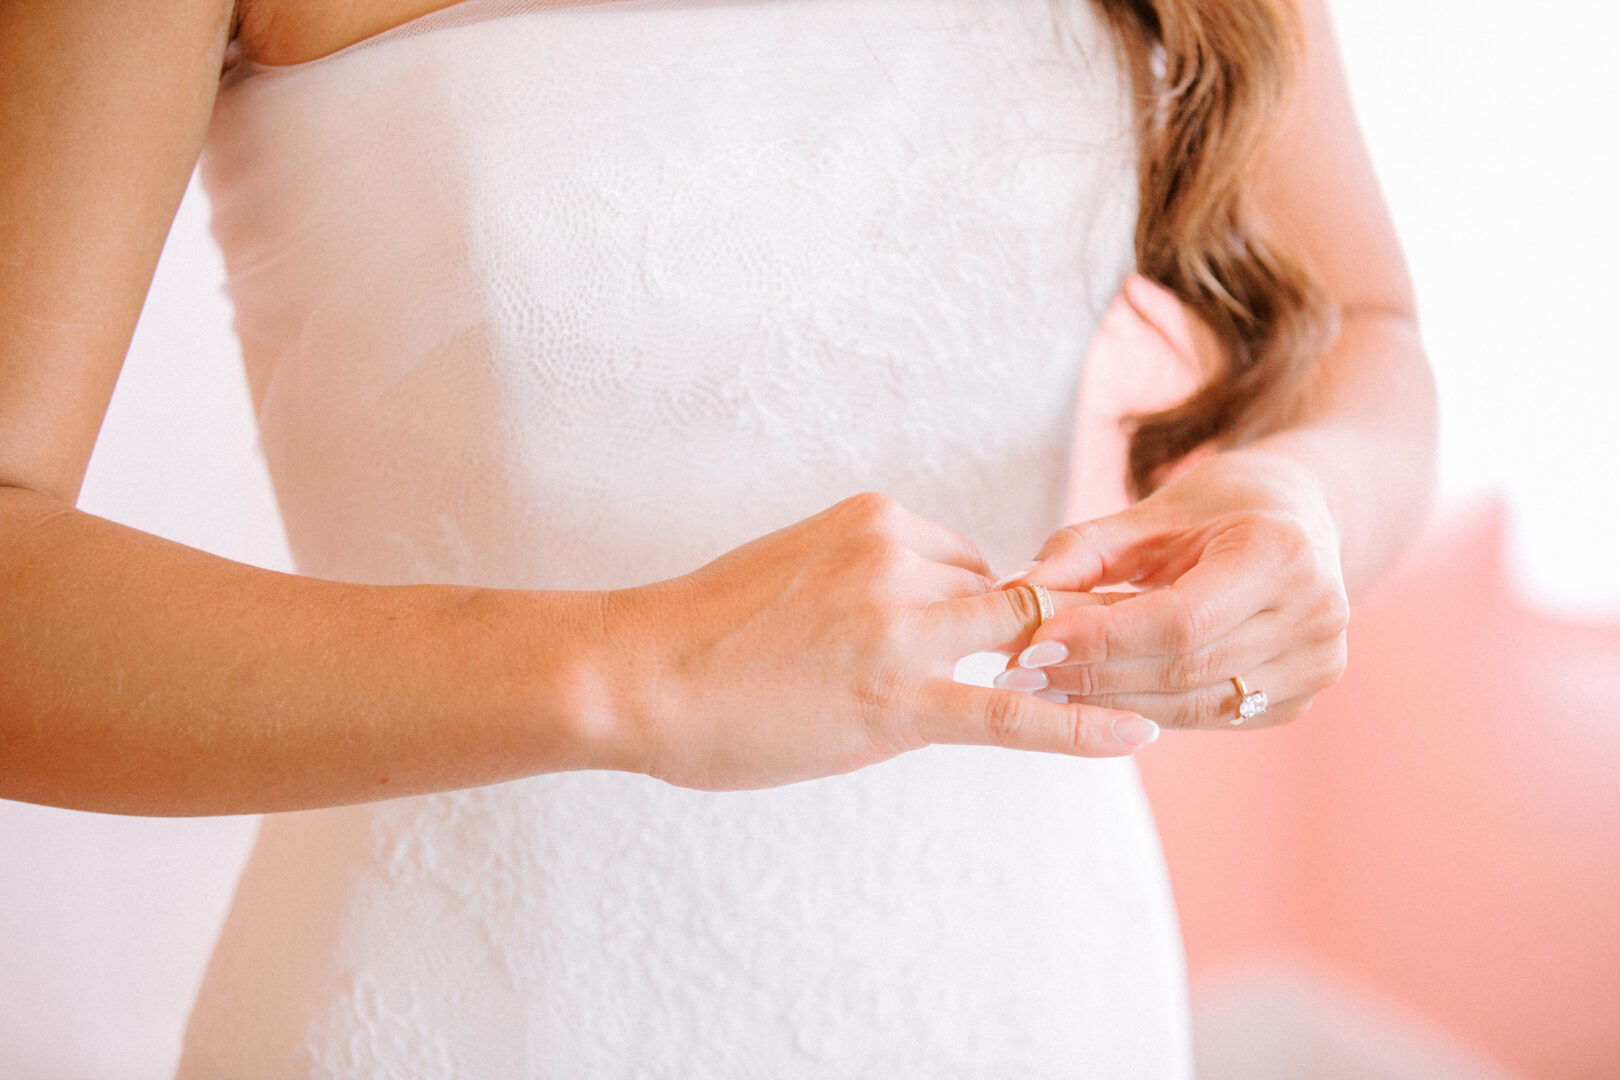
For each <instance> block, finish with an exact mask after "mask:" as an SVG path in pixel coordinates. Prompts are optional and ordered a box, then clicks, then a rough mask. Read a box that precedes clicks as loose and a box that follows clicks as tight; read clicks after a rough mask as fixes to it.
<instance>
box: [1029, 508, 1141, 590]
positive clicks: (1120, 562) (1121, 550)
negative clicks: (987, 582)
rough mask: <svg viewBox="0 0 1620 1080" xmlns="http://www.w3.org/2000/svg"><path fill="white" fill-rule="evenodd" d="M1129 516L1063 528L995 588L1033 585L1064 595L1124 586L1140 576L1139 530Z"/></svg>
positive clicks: (1113, 516) (1099, 519)
mask: <svg viewBox="0 0 1620 1080" xmlns="http://www.w3.org/2000/svg"><path fill="white" fill-rule="evenodd" d="M1133 511H1134V508H1133V510H1126V511H1123V512H1122V513H1119V514H1113V515H1110V516H1108V517H1101V518H1095V519H1093V520H1091V521H1079V522H1075V523H1074V524H1072V525H1065V526H1064V527H1063V528H1061V529H1059V530H1058V531H1057V532H1055V533H1053V534H1052V535H1051V536H1048V537H1047V538H1046V542H1045V543H1044V544H1042V545H1041V549H1040V551H1038V552H1036V554H1035V561H1034V562H1032V563H1030V564H1029V566H1027V567H1025V568H1024V570H1023V571H1021V572H1020V573H1018V574H1015V575H1014V576H1013V577H1012V578H1011V579H1010V580H1006V581H1003V582H1001V583H1000V584H1025V583H1029V584H1036V585H1045V586H1046V587H1047V588H1049V589H1063V590H1065V591H1069V592H1091V591H1093V590H1094V589H1096V588H1097V587H1098V586H1099V585H1110V584H1117V583H1119V582H1123V581H1129V580H1131V579H1132V578H1133V577H1135V576H1136V575H1137V574H1138V573H1139V572H1140V571H1141V566H1140V556H1139V555H1138V554H1137V550H1136V549H1137V541H1138V539H1139V538H1140V536H1141V535H1142V532H1143V528H1142V525H1141V523H1140V522H1139V521H1138V519H1137V515H1136V514H1135V513H1133Z"/></svg>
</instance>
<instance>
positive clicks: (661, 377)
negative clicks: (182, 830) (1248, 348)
mask: <svg viewBox="0 0 1620 1080" xmlns="http://www.w3.org/2000/svg"><path fill="white" fill-rule="evenodd" d="M1054 11H1057V13H1058V15H1059V16H1060V17H1059V18H1056V19H1055V18H1054ZM1127 93H1128V90H1127V82H1126V80H1125V77H1124V75H1123V73H1122V72H1121V70H1120V68H1119V66H1118V62H1117V60H1116V58H1115V57H1114V55H1113V52H1112V44H1111V42H1109V40H1108V38H1107V34H1106V28H1105V26H1104V24H1103V22H1102V20H1101V17H1100V16H1099V15H1098V14H1097V13H1096V12H1094V11H1093V10H1091V8H1090V6H1089V4H1087V3H1085V2H1083V0H1059V2H1058V3H1057V4H1056V5H1054V4H1053V2H1052V0H996V2H995V3H986V2H985V0H610V2H597V3H584V4H580V3H575V4H569V3H557V2H547V0H529V2H523V0H467V2H464V3H461V4H457V5H455V6H453V7H450V8H447V9H444V10H442V11H440V12H437V13H435V14H432V15H429V16H425V17H423V18H420V19H417V20H415V21H413V22H411V23H407V24H406V25H405V26H403V27H400V28H398V29H396V30H393V31H390V32H388V33H386V34H383V35H381V36H379V37H376V38H372V39H368V40H367V41H365V42H362V43H360V44H359V45H356V46H353V47H350V48H348V49H345V50H343V51H342V52H339V53H337V54H334V55H333V56H330V57H327V58H324V59H322V60H319V61H314V62H311V63H307V64H299V65H294V66H291V67H266V66H261V65H255V64H252V63H248V62H242V63H238V64H236V65H235V66H233V67H232V68H231V69H230V70H229V71H228V72H227V74H226V76H225V79H224V82H223V84H222V86H221V90H220V95H219V98H218V103H217V106H216V111H215V116H214V121H213V126H212V129H211V131H210V133H209V136H208V140H207V144H206V147H205V150H204V157H203V177H204V181H205V183H206V186H207V190H208V194H209V196H210V199H211V202H212V206H213V214H214V232H215V235H216V237H217V238H218V240H219V242H220V244H221V246H222V248H223V250H224V252H225V256H226V264H227V268H228V272H229V283H228V291H229V294H230V297H231V299H232V301H233V303H234V305H235V311H236V327H237V331H238V333H239V335H240V338H241V341H242V346H243V354H244V360H245V363H246V367H247V374H248V380H249V385H250V388H251V391H252V395H253V401H254V405H255V408H256V410H257V417H258V424H259V432H260V441H261V445H262V447H263V449H264V453H265V456H266V459H267V462H268V464H269V467H270V471H271V477H272V480H273V483H274V486H275V490H276V495H277V498H278V501H279V503H280V507H281V511H282V515H283V518H284V521H285V525H286V529H287V534H288V539H289V542H290V545H291V549H292V552H293V555H294V558H295V560H296V563H297V568H298V570H299V571H300V572H301V573H305V574H310V575H314V576H318V577H326V578H332V579H338V580H345V581H354V582H368V583H376V584H405V583H421V582H458V583H465V584H473V585H482V586H496V587H519V588H530V589H547V588H557V589H575V588H609V587H617V586H625V585H633V584H639V583H643V582H648V581H654V580H658V579H662V578H666V577H670V576H674V575H677V574H682V573H686V572H687V571H690V570H692V569H694V568H696V567H697V566H699V565H701V564H702V563H704V562H706V561H708V560H709V559H712V558H714V557H715V556H717V555H719V554H721V553H722V552H724V551H726V550H729V549H730V548H732V547H735V546H737V545H738V544H740V543H742V542H745V541H747V540H750V539H752V538H754V537H756V536H759V535H761V534H763V533H766V532H769V531H772V530H774V529H777V528H780V527H782V526H784V525H787V524H789V523H791V522H793V521H796V520H799V519H801V518H803V517H806V516H808V515H810V514H812V513H814V512H816V511H818V510H821V509H823V508H825V507H826V506H828V505H830V504H831V503H833V502H836V501H837V500H839V499H841V498H843V497H845V496H848V495H850V494H853V493H855V492H857V491H861V490H868V489H871V490H879V491H883V492H886V493H888V494H890V495H892V496H894V497H896V498H897V499H899V500H900V501H901V502H902V503H904V504H906V505H907V506H909V507H910V508H911V509H913V510H916V511H918V512H919V513H922V514H924V515H926V516H928V517H931V518H933V519H935V520H938V521H940V522H942V523H944V524H946V525H949V526H951V527H953V528H955V529H958V530H961V531H962V532H964V533H966V534H968V535H970V536H972V537H973V538H974V539H975V540H977V541H978V542H979V544H980V546H981V548H982V549H983V551H984V552H985V554H986V556H987V558H988V559H989V560H990V561H991V563H992V565H993V566H995V567H996V568H997V569H998V570H1002V569H1010V568H1013V567H1015V566H1018V565H1021V564H1022V563H1023V562H1025V561H1027V559H1028V558H1029V557H1031V556H1032V555H1033V553H1034V552H1035V551H1036V549H1037V548H1038V547H1039V546H1040V543H1041V542H1042V540H1044V539H1045V537H1046V536H1047V535H1048V534H1049V533H1050V532H1051V531H1052V530H1053V529H1055V528H1057V527H1058V526H1059V525H1060V524H1062V522H1063V514H1064V497H1065V493H1066V485H1067V483H1068V479H1069V468H1070V462H1069V451H1070V447H1071V445H1072V444H1073V441H1074V434H1075V433H1074V430H1073V429H1074V416H1075V408H1074V405H1075V390H1076V385H1077V381H1078V378H1079V373H1080V372H1079V367H1080V360H1081V358H1082V356H1083V355H1084V352H1085V348H1086V345H1087V343H1088V341H1089V340H1090V337H1091V335H1092V333H1093V331H1094V330H1095V328H1096V324H1097V321H1098V318H1099V317H1100V315H1101V313H1102V311H1103V309H1104V307H1105V306H1106V304H1107V302H1108V301H1109V299H1110V298H1111V297H1112V295H1113V294H1114V292H1115V290H1116V289H1117V288H1118V286H1119V284H1120V282H1121V280H1122V279H1123V277H1124V276H1125V274H1126V273H1128V272H1129V271H1130V270H1131V269H1132V267H1133V256H1132V236H1133V230H1134V226H1135V214H1136V206H1135V150H1136V147H1135V142H1134V138H1133V135H1132V130H1131V121H1130V113H1129V103H1128V98H1127ZM1189 1060H1190V1054H1189V1049H1188V1043H1187V1031H1186V1001H1185V976H1184V972H1183V968H1182V959H1181V948H1180V939H1179V936H1178V933H1177V929H1176V921H1175V912H1174V908H1173V905H1172V903H1171V900H1170V896H1169V891H1168V886H1167V882H1166V878H1165V873H1164V867H1163V864H1162V858H1161V855H1160V850H1159V846H1158V839H1157V835H1156V833H1155V830H1154V827H1153V823H1152V818H1151V815H1150V813H1149V811H1148V808H1147V805H1146V802H1145V800H1144V798H1143V795H1142V791H1141V787H1140V784H1139V781H1138V777H1137V773H1136V767H1135V764H1134V762H1133V761H1131V760H1129V759H1123V760H1121V759H1115V760H1082V759H1075V758H1066V757H1059V756H1055V755H1043V754H1032V753H1020V752H1014V751H1007V750H1001V749H996V748H988V747H960V746H935V747H929V748H926V749H924V750H921V751H917V752H914V753H910V754H906V755H902V756H901V757H899V758H896V759H893V760H891V761H888V762H884V763H882V764H880V765H877V766H873V767H871V768H867V769H864V770H861V771H859V772H856V773H852V774H848V775H845V776H838V777H831V778H827V779H824V780H817V781H811V782H806V783H801V784H794V785H790V786H787V787H783V788H777V789H772V790H767V791H755V792H726V793H712V792H697V791H690V790H685V789H679V788H674V787H671V786H669V785H667V784H664V783H662V782H661V781H657V780H653V779H651V778H648V777H645V776H639V775H632V774H628V773H616V772H573V773H560V774H551V775H544V776H537V777H533V778H530V779H527V780H522V781H518V782H514V783H509V784H502V785H497V786H492V787H486V788H478V789H473V790H468V791H459V792H452V793H447V794H442V795H434V796H427V797H413V798H406V799H399V800H394V801H390V802H382V803H375V804H370V805H365V806H357V807H349V808H343V809H336V810H325V811H312V812H304V813H296V814H283V815H273V816H270V817H267V818H266V819H265V821H264V823H263V826H262V829H261V833H260V837H259V840H258V842H257V845H256V847H255V849H254V852H253V855H252V857H251V859H250V861H249V864H248V868H247V870H246V872H245V874H244V876H243V880H242V884H241V886H240V889H239V892H238V895H237V898H236V901H235V903H234V905H233V907H232V910H231V914H230V916H229V918H228V920H227V924H226V927H225V930H224V933H223V935H222V937H221V940H220V943H219V945H218V947H217V948H216V951H215V955H214V958H213V961H212V963H211V965H210V968H209V972H208V975H207V978H206V979H205V982H204V986H203V990H202V993H201V996H200V997H199V1000H198V1003H197V1006H196V1009H195V1010H194V1013H193V1016H192V1020H191V1024H190V1027H189V1028H188V1032H187V1039H186V1048H185V1056H184V1060H183V1062H182V1066H181V1074H182V1076H185V1077H197V1078H203V1077H207V1078H219V1077H277V1078H279V1077H295V1076H296V1077H314V1076H319V1077H354V1076H364V1077H412V1078H422V1080H438V1078H449V1077H470V1078H489V1080H503V1078H509V1077H510V1078H519V1077H523V1078H529V1077H533V1078H541V1077H545V1078H586V1077H590V1078H621V1077H622V1078H626V1080H629V1078H641V1077H647V1078H653V1077H659V1078H662V1077H669V1078H699V1077H703V1078H711V1077H712V1078H726V1080H742V1078H762V1080H763V1078H770V1080H792V1078H798V1077H806V1078H808V1077H818V1078H822V1077H825V1078H833V1077H839V1078H847V1077H883V1078H886V1080H903V1078H917V1080H924V1078H926V1080H943V1078H947V1077H1018V1078H1029V1080H1035V1078H1049V1077H1050V1078H1056V1077H1066V1078H1069V1077H1088V1078H1089V1077H1122V1078H1123V1077H1130V1078H1133V1080H1157V1078H1182V1077H1186V1076H1189V1075H1190V1064H1189Z"/></svg>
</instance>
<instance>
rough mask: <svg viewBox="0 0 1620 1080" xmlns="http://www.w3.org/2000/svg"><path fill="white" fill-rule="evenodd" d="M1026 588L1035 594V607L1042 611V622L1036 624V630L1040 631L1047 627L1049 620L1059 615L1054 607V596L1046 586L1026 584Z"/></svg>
mask: <svg viewBox="0 0 1620 1080" xmlns="http://www.w3.org/2000/svg"><path fill="white" fill-rule="evenodd" d="M1024 588H1026V589H1028V590H1029V591H1030V592H1032V593H1034V594H1035V606H1036V607H1038V608H1040V610H1041V621H1040V622H1038V623H1036V624H1035V629H1037V630H1039V629H1040V628H1041V627H1042V626H1045V625H1046V620H1047V619H1050V618H1051V617H1052V616H1053V615H1055V614H1056V613H1057V612H1056V611H1055V610H1054V609H1053V607H1052V594H1051V593H1049V592H1047V591H1046V586H1045V585H1031V584H1029V583H1028V582H1025V583H1024Z"/></svg>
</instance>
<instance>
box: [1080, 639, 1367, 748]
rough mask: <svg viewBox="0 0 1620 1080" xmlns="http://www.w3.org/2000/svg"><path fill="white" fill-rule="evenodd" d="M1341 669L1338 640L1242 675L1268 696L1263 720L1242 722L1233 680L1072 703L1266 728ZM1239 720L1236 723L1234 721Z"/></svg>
mask: <svg viewBox="0 0 1620 1080" xmlns="http://www.w3.org/2000/svg"><path fill="white" fill-rule="evenodd" d="M1343 670H1344V648H1343V643H1342V642H1340V641H1334V642H1326V643H1322V644H1319V645H1314V646H1311V647H1310V648H1308V649H1304V650H1300V651H1297V652H1294V653H1291V654H1289V656H1288V657H1286V658H1283V659H1278V660H1273V661H1270V662H1268V663H1265V664H1261V665H1260V666H1258V667H1255V668H1253V669H1251V670H1249V671H1245V672H1234V674H1241V675H1242V676H1243V683H1244V685H1245V686H1246V687H1247V688H1248V689H1249V692H1250V693H1264V694H1265V695H1266V711H1265V713H1264V714H1262V716H1256V717H1252V718H1249V719H1243V718H1242V717H1241V714H1240V713H1239V711H1238V706H1239V704H1240V703H1241V702H1242V700H1243V696H1242V695H1241V694H1239V693H1238V690H1237V685H1236V684H1235V683H1234V682H1233V681H1232V680H1231V678H1226V679H1223V680H1222V681H1221V682H1218V683H1215V684H1212V685H1210V686H1202V687H1199V688H1198V689H1196V690H1191V691H1187V692H1184V693H1175V694H1168V693H1167V694H1153V693H1145V694H1144V693H1134V694H1133V693H1127V694H1088V695H1071V696H1070V700H1071V701H1075V702H1077V703H1081V704H1088V705H1097V706H1101V707H1103V708H1108V709H1127V710H1131V711H1134V712H1138V713H1140V714H1142V715H1143V716H1146V717H1149V718H1151V719H1153V720H1155V721H1157V722H1158V723H1160V724H1162V725H1163V726H1165V727H1168V728H1177V729H1216V728H1223V727H1267V726H1271V725H1274V724H1277V723H1281V722H1284V721H1285V720H1286V719H1288V718H1289V717H1290V715H1291V714H1297V712H1299V711H1303V710H1302V709H1296V708H1293V706H1295V705H1297V704H1298V703H1302V702H1305V703H1308V702H1309V700H1310V699H1311V698H1312V697H1313V696H1315V695H1316V694H1317V693H1319V692H1320V691H1321V690H1323V689H1325V688H1326V687H1327V686H1329V685H1331V684H1332V683H1333V682H1335V681H1336V680H1337V679H1338V677H1339V675H1340V674H1341V673H1342V672H1343ZM1235 720H1242V722H1241V723H1240V724H1234V723H1233V721H1235Z"/></svg>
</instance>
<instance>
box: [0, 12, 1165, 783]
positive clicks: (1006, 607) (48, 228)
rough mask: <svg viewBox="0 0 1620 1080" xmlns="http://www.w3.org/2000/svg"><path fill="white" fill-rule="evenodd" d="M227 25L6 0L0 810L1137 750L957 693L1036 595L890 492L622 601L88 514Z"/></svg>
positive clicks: (704, 776) (1080, 710) (1078, 720)
mask: <svg viewBox="0 0 1620 1080" xmlns="http://www.w3.org/2000/svg"><path fill="white" fill-rule="evenodd" d="M231 20H232V12H231V4H230V3H229V0H97V2H94V3H86V2H84V0H0V146H3V147H4V163H3V168H0V797H4V798H11V799H20V800H26V801H30V802H39V803H46V804H51V805H57V806H66V807H75V808H81V809H88V810H98V811H107V812H115V813H133V814H213V813H247V812H263V811H274V810H290V809H300V808H308V807H317V806H330V805H338V804H343V803H352V802H361V801H368V800H372V799H379V798H390V797H394V796H399V795H408V794H415V793H421V792H426V791H436V790H446V789H451V788H459V787H467V786H473V785H477V784H487V783H494V782H498V781H503V780H510V779H515V778H518V777H521V776H527V775H532V774H535V773H540V772H550V771H557V770H563V769H581V768H607V769H622V770H627V771H637V772H645V773H648V774H650V775H653V776H657V777H660V778H662V779H665V780H668V781H669V782H671V783H676V784H682V785H685V786H694V787H707V788H725V787H759V786H769V785H771V784H777V783H786V782H790V781H792V780H798V779H806V778H810V777H813V776H822V775H829V774H832V773H836V772H842V771H847V770H849V769H853V768H859V767H861V766H862V765H865V764H870V763H872V762H874V761H878V760H882V759H883V758H885V757H889V756H893V755H894V754H896V753H900V752H902V751H904V750H907V749H912V748H915V747H918V746H922V745H925V744H926V743H928V742H978V743H994V744H1001V745H1006V746H1014V747H1022V748H1027V749H1043V750H1052V751H1057V752H1066V753H1074V754H1085V755H1114V754H1122V753H1127V752H1129V751H1130V750H1131V749H1133V747H1132V746H1131V745H1130V744H1128V743H1123V742H1120V741H1119V740H1117V739H1115V738H1114V737H1113V735H1112V723H1113V721H1114V720H1115V719H1117V718H1119V716H1120V714H1115V713H1110V712H1108V711H1106V710H1100V709H1091V708H1087V707H1082V706H1060V705H1055V704H1050V703H1046V702H1041V701H1036V700H1034V699H1032V698H1028V697H1026V696H1024V695H1021V694H1016V693H1012V692H1009V691H992V690H985V689H982V688H977V687H966V686H960V685H957V684H954V683H952V682H950V679H949V675H950V668H951V666H952V665H953V663H954V659H955V658H956V657H959V656H961V655H964V654H966V653H968V652H973V651H977V650H979V649H988V648H996V647H999V646H1006V645H1016V643H1017V641H1018V640H1019V639H1021V638H1022V637H1024V636H1027V632H1028V629H1029V628H1030V626H1032V625H1033V616H1034V613H1033V612H1032V611H1031V610H1030V608H1029V605H1028V601H1027V591H1026V590H1013V591H1012V592H1010V593H1009V592H996V591H991V590H990V589H989V586H988V581H987V579H986V578H985V576H984V570H985V567H984V566H983V563H982V561H981V560H980V559H979V557H978V554H977V552H976V551H974V550H973V549H972V545H971V544H970V543H968V542H967V541H965V540H963V539H962V538H960V537H957V536H955V535H954V534H951V533H949V532H948V530H944V529H941V528H940V527H938V526H935V525H933V524H932V523H929V522H926V521H924V520H923V519H921V518H917V517H916V516H915V515H911V514H909V513H907V512H905V511H903V510H901V509H900V508H898V507H895V506H893V505H892V504H890V503H888V502H887V501H886V500H883V499H881V498H876V497H863V498H858V499H853V500H846V502H845V503H841V504H839V505H838V506H837V507H834V508H832V509H831V510H828V511H826V512H824V513H822V514H819V515H816V516H815V517H814V518H811V519H807V520H806V521H805V522H801V523H799V524H797V525H794V526H791V527H789V528H788V529H785V530H782V531H781V532H779V533H775V534H772V535H771V536H769V537H764V538H761V539H760V540H758V541H755V542H754V543H752V544H749V545H744V547H743V548H740V549H738V550H737V551H736V552H733V553H731V554H729V555H727V556H725V557H723V558H722V559H719V560H716V561H715V563H712V564H710V565H709V566H708V567H704V568H702V569H701V570H699V571H696V572H694V573H693V574H691V575H687V576H686V577H683V578H678V579H674V580H672V581H670V582H664V583H659V584H657V585H653V586H643V587H639V588H634V589H624V590H615V591H611V592H541V591H525V590H493V589H477V588H466V587H458V586H439V585H420V586H362V585H350V584H344V583H338V582H330V581H322V580H317V579H313V578H306V577H301V576H297V575H292V574H282V573H275V572H272V571H268V570H262V569H258V568H255V567H251V566H247V565H244V564H240V563H236V562H232V561H230V560H227V559H223V558H219V557H217V556H213V555H209V554H207V553H204V552H201V551H198V550H196V549H193V548H189V547H186V546H184V545H181V544H176V543H172V542H170V541H167V540H163V539H160V538H157V537H154V536H152V535H149V534H147V533H143V532H140V531H137V530H135V529H130V528H127V527H124V526H121V525H118V524H116V523H113V522H110V521H107V520H105V519H102V518H98V517H95V516H93V515H90V514H86V513H84V512H82V511H79V510H77V509H75V507H74V503H75V502H76V500H77V497H78V492H79V488H80V486H81V484H82V482H83V478H84V472H85V468H86V466H87V464H88V462H89V458H90V452H91V449H92V448H93V446H94V444H95V439H96V434H97V432H98V430H99V428H100V425H101V420H102V417H103V415H104V413H105V410H106V407H107V403H108V400H109V398H110V397H111V394H112V389H113V385H114V383H115V381H116V380H117V376H118V371H119V368H120V367H121V365H122V361H123V357H124V353H125V350H126V349H127V347H128V345H129V340H130V337H131V335H132V333H133V331H134V326H135V322H136V319H137V317H138V315H139V313H140V308H141V305H142V302H143V300H144V296H145V293H146V289H147V287H148V285H149V283H150V281H151V277H152V273H153V270H154V268H155V266H156V263H157V258H158V254H159V252H160V250H161V248H162V246H163V240H164V237H165V235H166V234H167V231H168V228H169V224H170V222H171V220H172V218H173V215H174V212H175V209H176V207H177V206H178V204H179V201H180V198H181V196H182V194H183V193H184V190H185V187H186V184H187V181H188V179H189V177H190V174H191V171H192V168H193V165H194V164H195V161H196V158H197V155H198V152H199V150H200V147H201V144H202V140H203V137H204V132H205V131H206V129H207V125H208V120H209V115H210V111H211V109H212V104H213V97H214V92H215V88H216V85H217V82H218V73H219V68H220V62H221V58H222V56H223V53H224V49H225V46H226V44H227V42H228V40H229V36H230V33H231ZM941 601H943V602H941Z"/></svg>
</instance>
